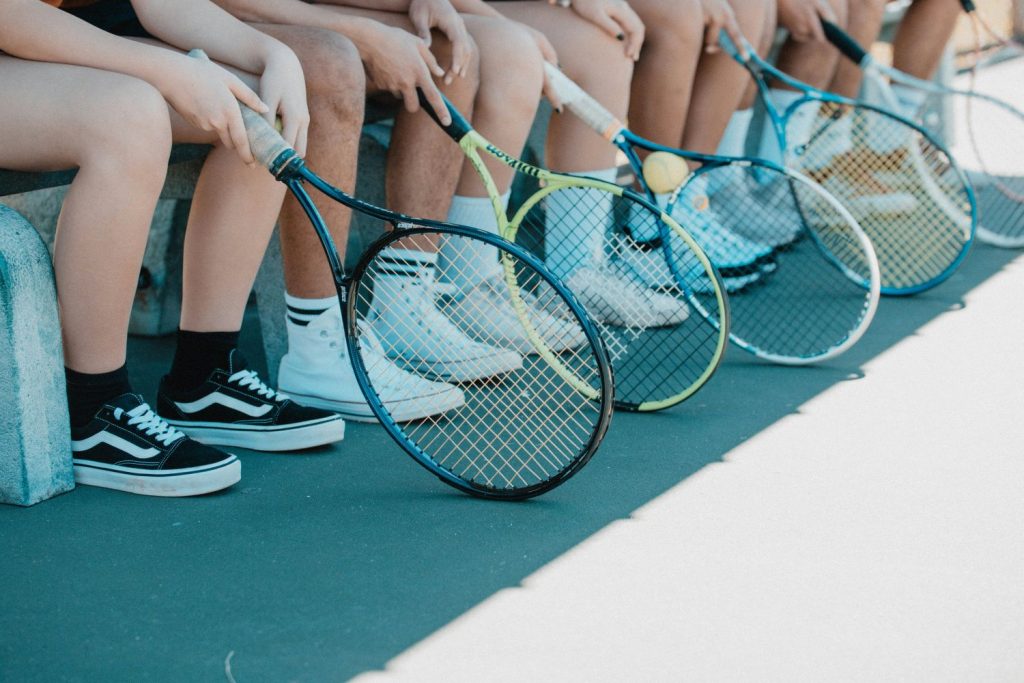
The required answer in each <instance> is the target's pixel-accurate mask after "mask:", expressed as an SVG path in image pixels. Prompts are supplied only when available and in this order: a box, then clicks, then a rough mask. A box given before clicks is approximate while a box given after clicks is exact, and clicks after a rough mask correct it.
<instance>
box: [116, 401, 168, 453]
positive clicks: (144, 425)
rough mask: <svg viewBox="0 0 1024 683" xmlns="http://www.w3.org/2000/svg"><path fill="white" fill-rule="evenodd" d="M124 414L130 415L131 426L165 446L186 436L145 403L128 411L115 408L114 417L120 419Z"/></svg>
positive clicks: (129, 423) (129, 424) (129, 422)
mask: <svg viewBox="0 0 1024 683" xmlns="http://www.w3.org/2000/svg"><path fill="white" fill-rule="evenodd" d="M122 415H127V416H128V418H129V419H128V426H129V427H135V429H137V430H139V431H140V432H143V433H145V435H146V436H149V437H152V438H153V440H155V441H157V442H159V443H161V444H163V445H164V446H170V445H171V444H172V443H174V442H175V441H177V440H178V439H184V438H185V435H184V434H183V433H181V432H179V431H178V430H177V429H175V428H174V427H172V426H171V425H169V424H167V423H166V422H164V421H163V419H161V417H160V416H159V415H157V414H156V413H154V412H153V409H152V408H150V407H149V406H148V405H146V404H145V403H143V404H141V405H139V406H137V407H135V408H132V409H131V410H129V411H128V412H127V413H125V411H124V410H123V409H121V408H114V417H115V418H116V419H118V420H120V419H121V416H122Z"/></svg>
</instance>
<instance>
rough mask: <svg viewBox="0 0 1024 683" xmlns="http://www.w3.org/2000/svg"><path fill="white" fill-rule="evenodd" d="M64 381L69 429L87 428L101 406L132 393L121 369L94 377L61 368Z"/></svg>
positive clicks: (125, 375)
mask: <svg viewBox="0 0 1024 683" xmlns="http://www.w3.org/2000/svg"><path fill="white" fill-rule="evenodd" d="M64 378H65V382H66V384H67V392H68V414H69V415H70V418H71V427H72V429H77V428H79V427H84V426H85V425H87V424H89V420H91V419H92V418H93V416H95V415H96V413H97V412H98V411H99V409H100V408H101V407H103V404H105V403H107V402H108V401H110V400H112V399H115V398H117V397H118V396H121V395H123V394H127V393H130V392H131V390H132V385H131V383H130V382H129V381H128V371H127V370H126V369H125V366H124V365H122V366H121V367H119V368H118V369H116V370H111V371H110V372H101V373H97V374H92V373H86V372H77V371H75V370H72V369H71V368H64Z"/></svg>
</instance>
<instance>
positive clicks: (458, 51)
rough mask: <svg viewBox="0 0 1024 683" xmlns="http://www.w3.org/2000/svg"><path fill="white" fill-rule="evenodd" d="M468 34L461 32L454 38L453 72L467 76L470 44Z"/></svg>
mask: <svg viewBox="0 0 1024 683" xmlns="http://www.w3.org/2000/svg"><path fill="white" fill-rule="evenodd" d="M467 38H468V36H467V35H465V34H460V35H458V36H456V37H455V38H453V39H452V69H451V70H452V72H453V73H456V74H458V75H459V76H460V77H463V78H464V77H465V76H466V71H467V70H468V69H469V55H470V45H469V40H467Z"/></svg>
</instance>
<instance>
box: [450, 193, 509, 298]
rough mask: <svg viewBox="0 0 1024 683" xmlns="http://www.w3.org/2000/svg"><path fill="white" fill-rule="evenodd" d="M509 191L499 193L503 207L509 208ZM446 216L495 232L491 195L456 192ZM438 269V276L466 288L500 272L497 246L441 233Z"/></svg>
mask: <svg viewBox="0 0 1024 683" xmlns="http://www.w3.org/2000/svg"><path fill="white" fill-rule="evenodd" d="M510 195H511V192H506V193H505V194H503V195H501V207H502V208H503V209H508V201H509V196H510ZM447 220H448V221H449V222H450V223H456V224H459V225H468V226H469V227H471V228H477V229H478V230H483V231H485V232H489V233H491V234H492V235H497V234H498V218H497V216H495V215H494V205H493V204H492V203H491V199H490V197H462V196H458V195H456V196H455V197H453V198H452V205H451V208H450V209H449V210H448V219H447ZM437 270H438V279H439V280H441V281H442V282H450V283H451V284H453V285H455V287H456V288H457V289H458V290H459V291H466V290H468V289H471V288H472V287H474V286H475V285H477V284H479V283H480V282H481V281H482V280H485V279H487V278H489V277H494V276H496V275H498V274H500V273H501V266H500V265H499V263H498V248H497V247H492V246H491V245H489V244H486V243H484V242H478V241H476V240H467V239H462V238H459V237H452V238H447V237H443V238H442V239H441V245H440V249H439V250H438V259H437Z"/></svg>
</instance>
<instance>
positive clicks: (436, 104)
mask: <svg viewBox="0 0 1024 683" xmlns="http://www.w3.org/2000/svg"><path fill="white" fill-rule="evenodd" d="M423 80H424V82H423V83H420V89H421V90H422V91H423V95H424V96H425V97H426V98H427V103H428V104H430V108H431V109H433V110H434V113H435V114H437V118H438V119H440V120H441V123H443V124H444V125H446V126H447V125H450V124H451V122H452V117H451V114H449V113H448V107H447V106H445V103H444V97H442V96H441V91H440V90H438V89H437V86H436V85H434V82H433V81H432V80H430V79H429V78H425V79H423Z"/></svg>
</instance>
